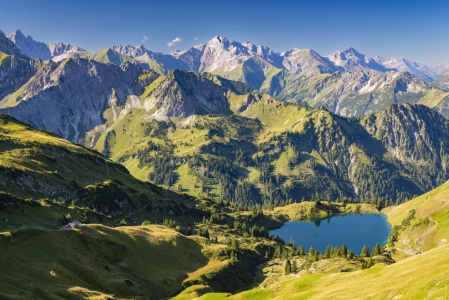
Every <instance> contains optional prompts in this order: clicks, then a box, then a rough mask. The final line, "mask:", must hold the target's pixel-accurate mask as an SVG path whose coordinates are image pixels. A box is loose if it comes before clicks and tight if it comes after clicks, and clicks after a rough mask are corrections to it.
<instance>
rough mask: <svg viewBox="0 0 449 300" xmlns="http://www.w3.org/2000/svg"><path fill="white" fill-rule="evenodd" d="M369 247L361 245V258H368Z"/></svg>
mask: <svg viewBox="0 0 449 300" xmlns="http://www.w3.org/2000/svg"><path fill="white" fill-rule="evenodd" d="M369 252H370V251H369V246H367V245H363V248H362V252H361V253H360V256H361V257H370V253H369Z"/></svg>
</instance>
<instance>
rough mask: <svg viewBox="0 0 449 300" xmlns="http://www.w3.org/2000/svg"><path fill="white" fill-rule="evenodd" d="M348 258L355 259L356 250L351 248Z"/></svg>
mask: <svg viewBox="0 0 449 300" xmlns="http://www.w3.org/2000/svg"><path fill="white" fill-rule="evenodd" d="M347 257H348V259H349V260H351V259H353V258H354V251H352V249H351V251H349V253H348V256H347Z"/></svg>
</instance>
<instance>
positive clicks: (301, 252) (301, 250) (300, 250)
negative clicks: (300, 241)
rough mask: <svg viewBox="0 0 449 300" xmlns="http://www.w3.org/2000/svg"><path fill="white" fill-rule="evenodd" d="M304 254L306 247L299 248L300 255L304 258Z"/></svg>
mask: <svg viewBox="0 0 449 300" xmlns="http://www.w3.org/2000/svg"><path fill="white" fill-rule="evenodd" d="M304 254H305V252H304V247H303V246H302V245H301V247H299V255H301V256H303V255H304Z"/></svg>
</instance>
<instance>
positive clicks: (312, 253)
mask: <svg viewBox="0 0 449 300" xmlns="http://www.w3.org/2000/svg"><path fill="white" fill-rule="evenodd" d="M314 255H315V249H314V248H313V246H310V249H309V256H310V257H312V256H314Z"/></svg>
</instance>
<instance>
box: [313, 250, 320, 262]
mask: <svg viewBox="0 0 449 300" xmlns="http://www.w3.org/2000/svg"><path fill="white" fill-rule="evenodd" d="M319 256H320V253H319V252H318V250H315V255H314V257H313V259H314V260H315V261H318V260H319Z"/></svg>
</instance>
